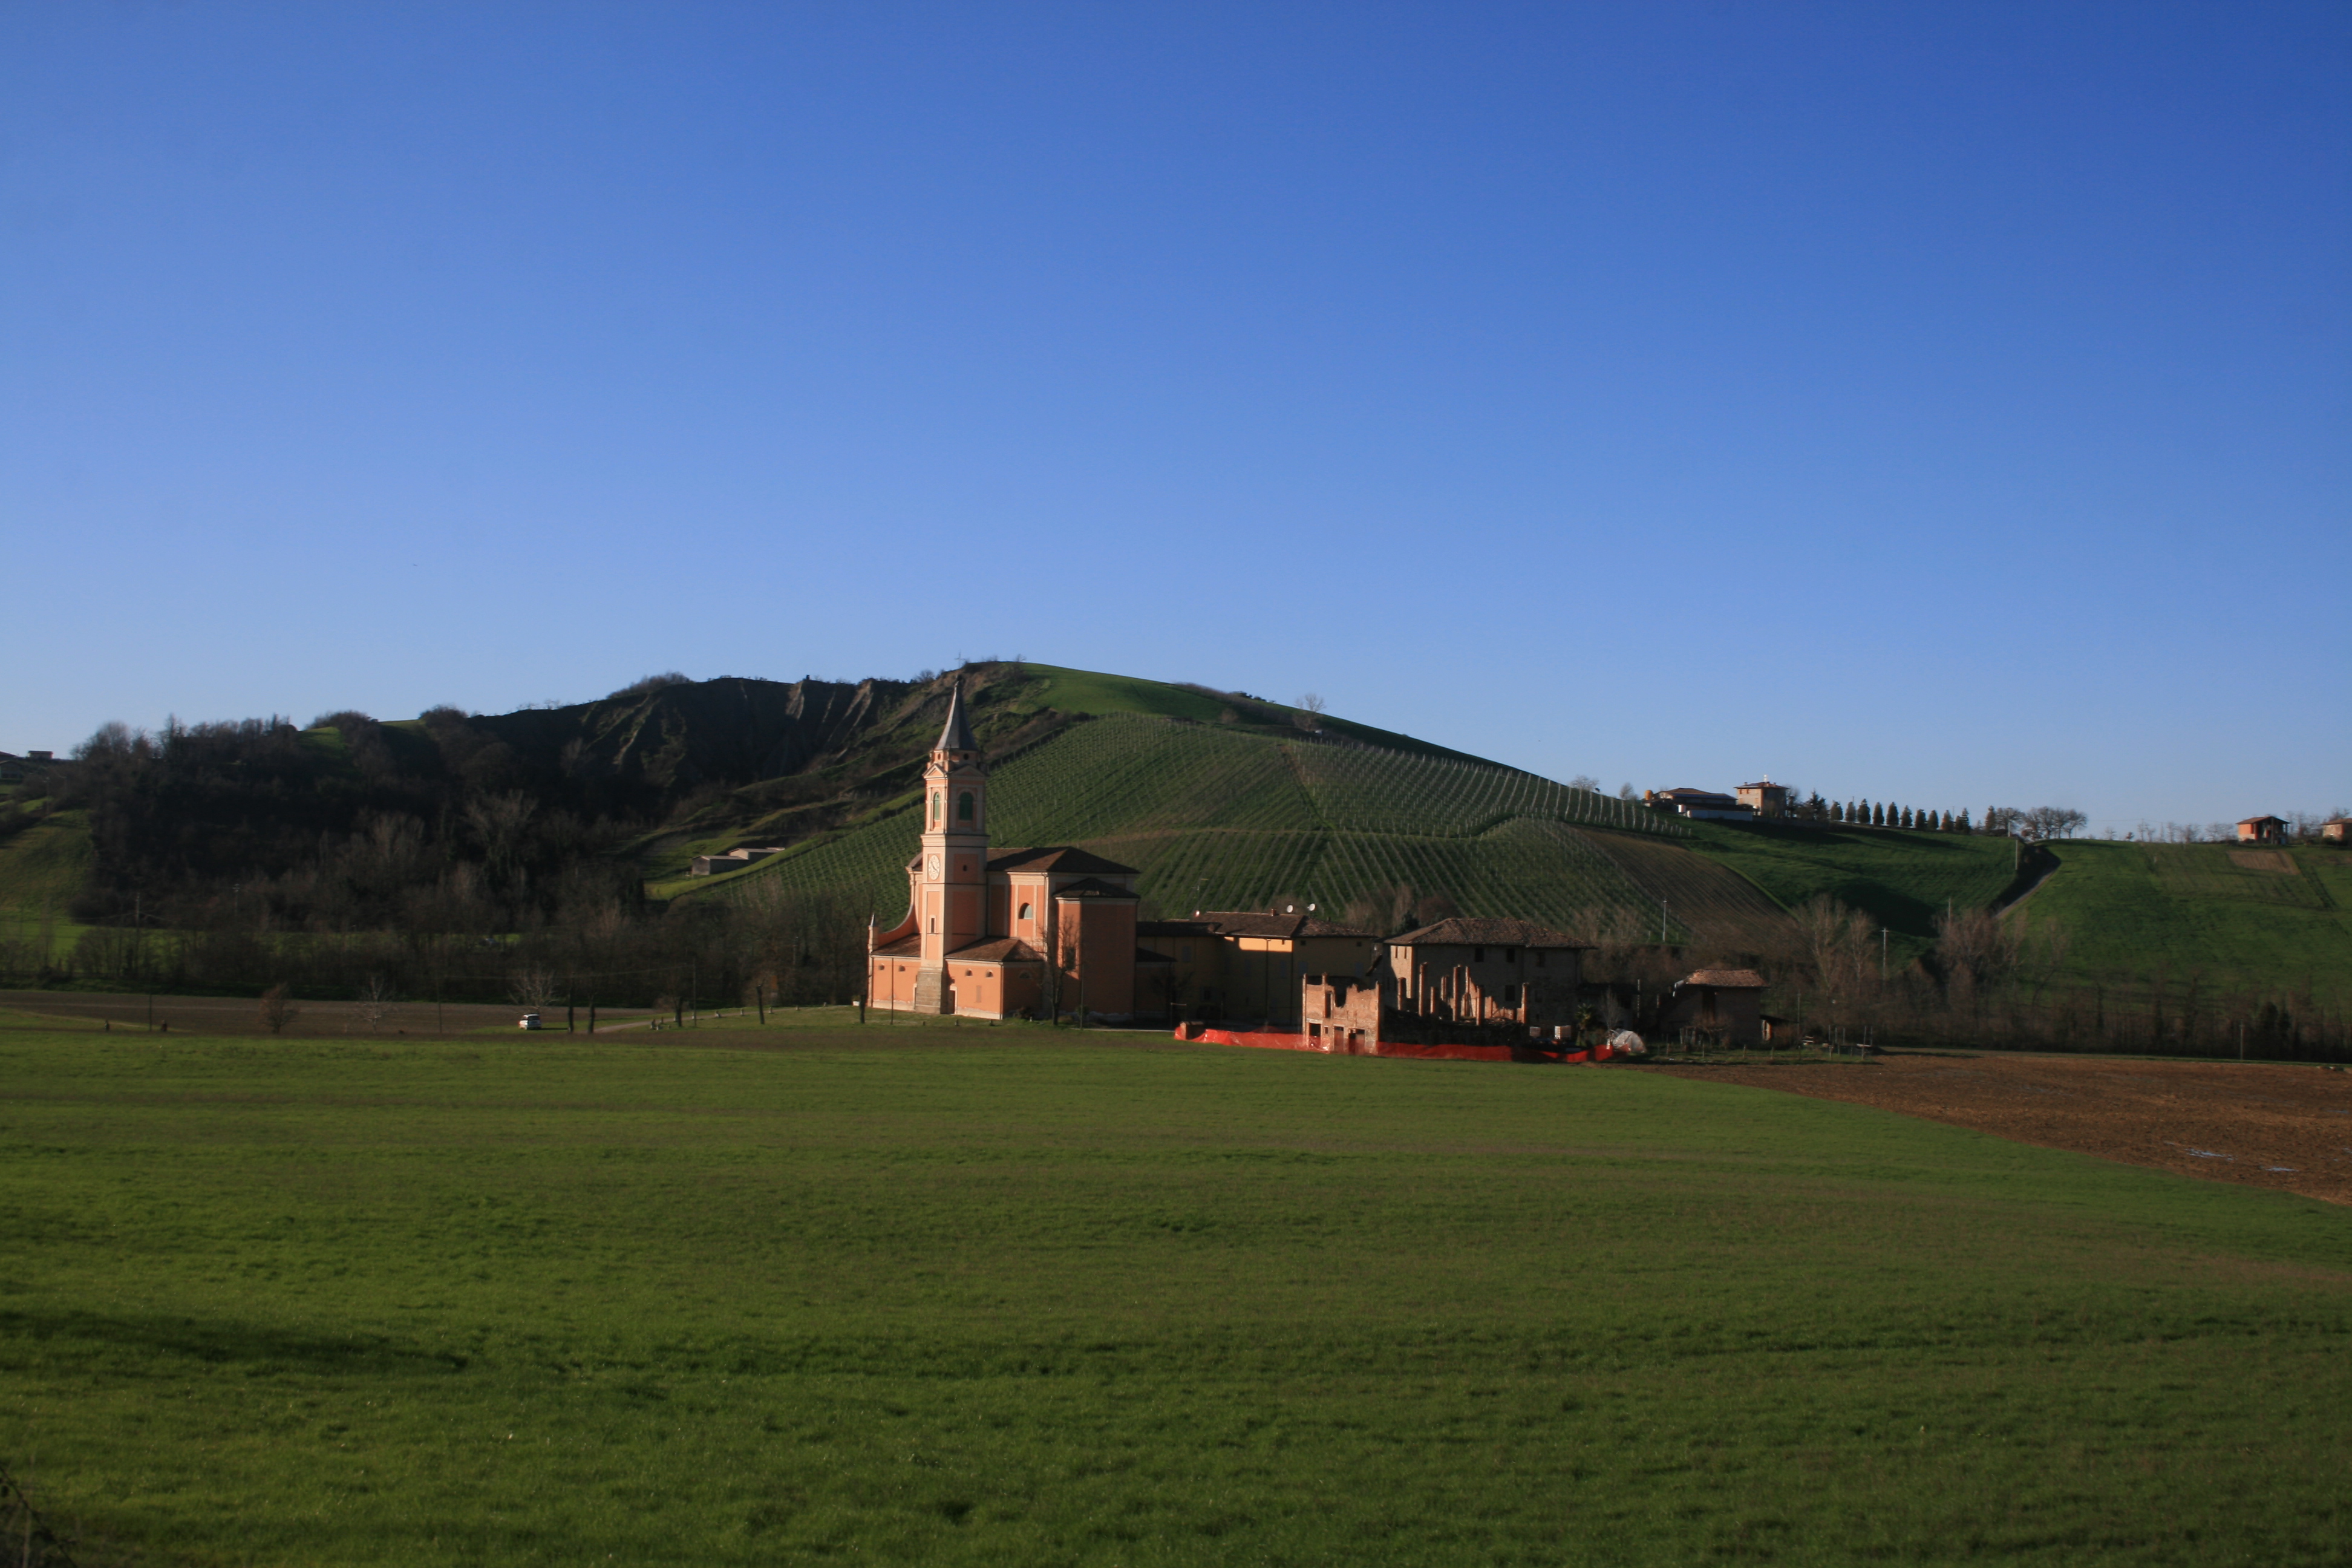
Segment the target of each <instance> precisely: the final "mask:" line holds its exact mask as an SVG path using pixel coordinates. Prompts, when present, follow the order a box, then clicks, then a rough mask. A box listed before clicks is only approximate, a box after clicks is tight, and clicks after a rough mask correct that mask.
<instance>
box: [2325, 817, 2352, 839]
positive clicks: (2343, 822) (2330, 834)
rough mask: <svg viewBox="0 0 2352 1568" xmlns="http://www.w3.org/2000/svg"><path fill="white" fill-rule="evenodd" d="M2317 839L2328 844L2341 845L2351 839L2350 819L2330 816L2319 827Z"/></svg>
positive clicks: (2351, 824)
mask: <svg viewBox="0 0 2352 1568" xmlns="http://www.w3.org/2000/svg"><path fill="white" fill-rule="evenodd" d="M2319 837H2322V838H2324V839H2326V841H2327V842H2328V843H2330V844H2341V843H2343V842H2344V841H2345V839H2346V838H2347V837H2352V817H2346V816H2331V817H2329V818H2328V819H2327V820H2326V821H2325V822H2323V823H2321V824H2320V825H2319Z"/></svg>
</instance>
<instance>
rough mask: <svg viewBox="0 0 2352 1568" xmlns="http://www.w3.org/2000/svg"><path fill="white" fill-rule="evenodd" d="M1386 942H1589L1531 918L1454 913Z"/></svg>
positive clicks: (1585, 945) (1400, 944)
mask: <svg viewBox="0 0 2352 1568" xmlns="http://www.w3.org/2000/svg"><path fill="white" fill-rule="evenodd" d="M1389 942H1390V944H1391V946H1395V947H1422V946H1432V947H1474V946H1475V947H1545V948H1553V949H1559V948H1572V949H1579V950H1580V949H1584V948H1589V947H1591V945H1592V944H1591V942H1579V941H1577V940H1576V939H1575V938H1574V937H1572V936H1570V935H1569V934H1568V933H1567V932H1566V931H1554V930H1552V929H1551V928H1550V927H1549V926H1539V925H1538V924H1536V922H1535V921H1520V920H1510V919H1507V918H1500V917H1496V918H1490V917H1486V916H1479V915H1456V916H1454V918H1453V919H1452V920H1445V921H1438V922H1437V923H1436V924H1435V925H1428V926H1423V927H1422V928H1421V929H1420V930H1419V931H1407V932H1405V933H1404V934H1403V935H1402V936H1392V937H1391V938H1389Z"/></svg>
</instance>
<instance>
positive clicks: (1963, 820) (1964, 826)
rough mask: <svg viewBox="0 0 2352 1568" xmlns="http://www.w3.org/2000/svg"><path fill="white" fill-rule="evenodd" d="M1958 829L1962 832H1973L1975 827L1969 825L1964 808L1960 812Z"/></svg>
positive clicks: (1967, 815)
mask: <svg viewBox="0 0 2352 1568" xmlns="http://www.w3.org/2000/svg"><path fill="white" fill-rule="evenodd" d="M1960 831H1961V832H1963V833H1973V832H1975V831H1976V829H1975V828H1973V827H1971V826H1969V814H1968V812H1967V810H1966V809H1965V808H1963V809H1962V810H1961V812H1960Z"/></svg>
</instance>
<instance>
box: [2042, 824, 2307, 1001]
mask: <svg viewBox="0 0 2352 1568" xmlns="http://www.w3.org/2000/svg"><path fill="white" fill-rule="evenodd" d="M2051 850H2052V852H2053V854H2054V855H2055V856H2056V857H2057V859H2058V869H2057V870H2056V871H2055V872H2054V873H2053V874H2052V875H2051V877H2050V878H2049V879H2048V880H2047V881H2045V882H2044V883H2042V886H2040V887H2039V888H2036V889H2034V890H2033V892H2032V894H2031V895H2030V896H2029V897H2028V898H2027V900H2025V903H2024V905H2023V906H2022V910H2021V912H2026V913H2030V914H2031V915H2032V917H2033V918H2035V919H2038V920H2055V921H2059V922H2061V923H2062V924H2063V926H2064V927H2065V929H2066V931H2067V932H2068V942H2069V944H2068V949H2067V957H2066V971H2065V972H2066V973H2067V975H2068V976H2069V977H2071V978H2073V979H2074V980H2076V981H2078V982H2090V981H2103V982H2104V981H2116V980H2145V979H2147V977H2149V976H2150V975H2151V974H2155V973H2165V974H2168V975H2169V976H2170V978H2172V979H2173V980H2175V981H2182V980H2186V979H2187V978H2189V976H2190V975H2192V974H2194V975H2200V976H2201V977H2202V978H2203V979H2204V980H2206V981H2208V982H2210V983H2212V984H2219V985H2251V986H2257V987H2260V986H2265V985H2287V986H2291V987H2304V986H2311V987H2315V989H2317V990H2319V991H2320V992H2322V993H2323V994H2343V993H2345V992H2346V991H2347V989H2352V985H2347V982H2352V855H2347V854H2346V853H2345V852H2344V851H2342V850H2340V849H2331V848H2326V847H2317V846H2313V847H2302V848H2294V849H2238V848H2233V847H2230V846H2228V845H2222V844H2116V843H2102V842H2098V841H2095V840H2085V841H2082V842H2063V843H2059V844H2053V845H2052V846H2051Z"/></svg>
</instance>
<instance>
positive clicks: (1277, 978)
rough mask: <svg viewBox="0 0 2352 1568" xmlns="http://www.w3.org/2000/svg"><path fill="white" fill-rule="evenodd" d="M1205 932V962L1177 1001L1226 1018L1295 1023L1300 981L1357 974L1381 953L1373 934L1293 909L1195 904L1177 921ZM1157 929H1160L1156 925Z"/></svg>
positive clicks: (1375, 933) (1376, 938)
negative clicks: (1198, 907) (1197, 1004)
mask: <svg viewBox="0 0 2352 1568" xmlns="http://www.w3.org/2000/svg"><path fill="white" fill-rule="evenodd" d="M1170 923H1178V924H1182V925H1184V926H1186V927H1189V928H1197V929H1200V930H1202V931H1205V932H1206V933H1207V934H1208V937H1209V942H1208V944H1207V946H1206V947H1205V948H1204V950H1203V956H1204V957H1205V958H1206V959H1207V960H1208V961H1209V962H1208V964H1207V965H1205V966H1203V967H1202V968H1201V969H1199V970H1197V971H1195V972H1194V973H1193V974H1192V976H1191V977H1190V978H1191V979H1192V980H1193V981H1194V982H1195V983H1196V984H1195V988H1194V989H1192V990H1189V991H1188V990H1185V989H1183V987H1182V984H1181V982H1180V983H1179V986H1178V989H1177V991H1176V997H1177V999H1183V1000H1191V999H1197V1000H1198V1001H1200V1002H1201V1003H1202V1004H1204V1005H1208V1006H1210V1007H1213V1008H1214V1009H1215V1010H1216V1012H1217V1013H1218V1014H1219V1015H1221V1016H1224V1017H1228V1018H1263V1019H1265V1021H1266V1022H1267V1023H1268V1024H1295V1023H1297V1021H1298V1014H1297V1008H1298V1006H1299V984H1300V983H1301V982H1302V981H1303V980H1304V979H1305V977H1306V976H1307V975H1308V974H1310V973H1312V974H1339V975H1350V976H1361V975H1363V974H1365V973H1368V972H1369V971H1370V969H1371V966H1372V964H1373V963H1375V962H1376V961H1377V960H1378V958H1379V956H1380V950H1381V944H1380V940H1379V936H1378V933H1377V932H1373V931H1360V930H1358V929H1356V928H1355V927H1352V926H1345V925H1339V924H1335V923H1333V922H1332V921H1322V920H1317V919H1316V918H1314V916H1312V915H1311V914H1304V913H1301V912H1300V911H1299V910H1297V909H1296V908H1295V907H1291V908H1286V909H1284V910H1282V911H1281V912H1280V913H1273V912H1267V913H1265V914H1260V913H1257V912H1255V911H1253V910H1196V911H1194V913H1193V916H1192V920H1190V921H1181V922H1170ZM1153 929H1154V930H1155V931H1157V930H1159V929H1160V927H1159V926H1156V925H1155V926H1154V928H1153Z"/></svg>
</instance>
